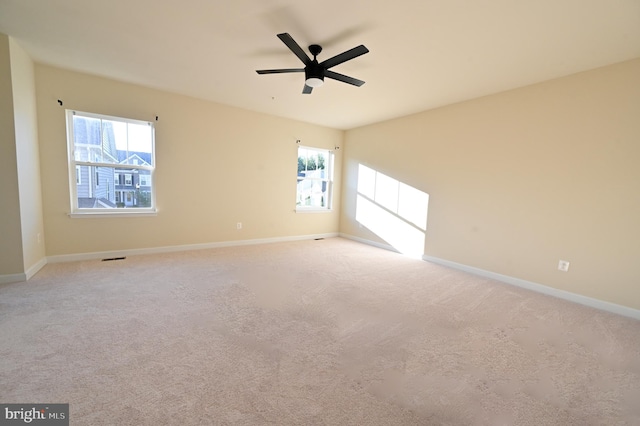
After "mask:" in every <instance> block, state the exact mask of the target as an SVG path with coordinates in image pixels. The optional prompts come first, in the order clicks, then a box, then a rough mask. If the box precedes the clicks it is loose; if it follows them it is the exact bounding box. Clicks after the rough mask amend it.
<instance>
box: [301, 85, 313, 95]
mask: <svg viewBox="0 0 640 426" xmlns="http://www.w3.org/2000/svg"><path fill="white" fill-rule="evenodd" d="M312 90H313V87H311V86H307V85H306V84H305V85H304V88H303V89H302V94H304V95H308V94H309V93H311V91H312Z"/></svg>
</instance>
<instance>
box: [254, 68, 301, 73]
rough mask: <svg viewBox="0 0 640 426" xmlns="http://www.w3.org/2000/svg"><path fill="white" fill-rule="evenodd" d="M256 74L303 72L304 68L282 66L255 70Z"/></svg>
mask: <svg viewBox="0 0 640 426" xmlns="http://www.w3.org/2000/svg"><path fill="white" fill-rule="evenodd" d="M256 72H257V73H258V74H283V73H285V72H304V68H283V69H279V70H256Z"/></svg>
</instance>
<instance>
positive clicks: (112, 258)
mask: <svg viewBox="0 0 640 426" xmlns="http://www.w3.org/2000/svg"><path fill="white" fill-rule="evenodd" d="M125 259H126V257H125V256H123V257H109V258H106V259H102V261H103V262H111V261H112V260H125Z"/></svg>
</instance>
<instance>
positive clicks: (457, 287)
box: [0, 238, 640, 426]
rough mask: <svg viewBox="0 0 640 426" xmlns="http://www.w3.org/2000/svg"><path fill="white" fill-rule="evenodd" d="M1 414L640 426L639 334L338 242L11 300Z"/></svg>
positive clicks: (131, 271) (34, 283)
mask: <svg viewBox="0 0 640 426" xmlns="http://www.w3.org/2000/svg"><path fill="white" fill-rule="evenodd" d="M0 384H1V386H0V402H2V403H29V402H31V403H35V402H47V403H69V404H70V417H71V424H72V425H164V424H167V425H208V424H212V425H536V426H538V425H563V426H564V425H638V424H640V322H638V321H635V320H633V319H629V318H625V317H619V316H616V315H613V314H609V313H606V312H600V311H597V310H594V309H591V308H587V307H584V306H580V305H574V304H571V303H569V302H566V301H563V300H559V299H555V298H551V297H548V296H544V295H540V294H536V293H532V292H528V291H526V290H523V289H519V288H515V287H511V286H508V285H504V284H500V283H497V282H495V281H491V280H488V279H485V278H479V277H476V276H473V275H469V274H466V273H463V272H459V271H455V270H451V269H447V268H445V267H442V266H438V265H433V264H430V263H428V262H424V261H420V260H414V259H409V258H406V257H403V256H401V255H398V254H396V253H393V252H389V251H385V250H381V249H378V248H375V247H370V246H366V245H362V244H359V243H356V242H353V241H350V240H345V239H341V238H331V239H325V240H320V241H314V240H310V241H297V242H286V243H274V244H267V245H255V246H239V247H228V248H220V249H211V250H200V251H192V252H181V253H171V254H162V255H148V256H132V257H128V258H127V259H126V260H121V261H113V262H100V261H85V262H74V263H65V264H49V265H47V266H46V267H45V268H43V269H42V271H40V273H38V274H37V275H36V276H35V277H34V278H33V279H32V280H30V281H29V282H28V283H16V284H8V285H2V286H0Z"/></svg>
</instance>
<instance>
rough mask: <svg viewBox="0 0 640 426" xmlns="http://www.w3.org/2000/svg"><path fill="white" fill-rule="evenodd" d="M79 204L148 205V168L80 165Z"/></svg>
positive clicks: (89, 206)
mask: <svg viewBox="0 0 640 426" xmlns="http://www.w3.org/2000/svg"><path fill="white" fill-rule="evenodd" d="M78 169H79V173H80V179H77V180H76V181H77V182H78V183H77V184H76V189H77V196H78V208H80V209H94V208H95V209H111V208H113V209H115V208H149V207H151V191H152V180H151V174H150V172H149V171H148V170H123V169H120V168H115V167H95V166H79V167H78Z"/></svg>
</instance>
